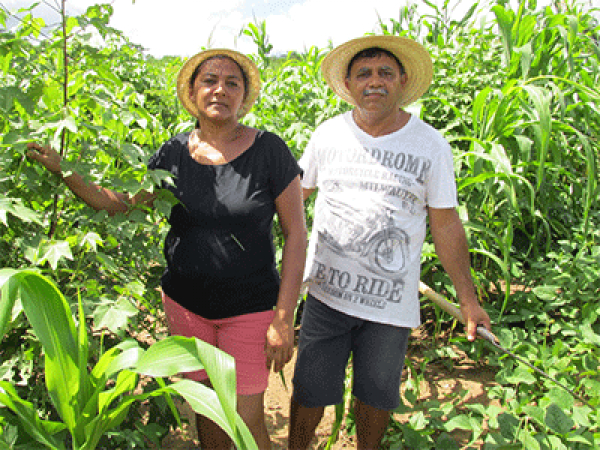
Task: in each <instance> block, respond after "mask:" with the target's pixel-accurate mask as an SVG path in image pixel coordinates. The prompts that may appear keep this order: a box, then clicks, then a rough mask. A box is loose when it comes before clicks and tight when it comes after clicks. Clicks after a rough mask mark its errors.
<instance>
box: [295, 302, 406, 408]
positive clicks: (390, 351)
mask: <svg viewBox="0 0 600 450" xmlns="http://www.w3.org/2000/svg"><path fill="white" fill-rule="evenodd" d="M410 331H411V330H410V329H409V328H401V327H395V326H391V325H385V324H380V323H375V322H370V321H367V320H363V319H358V318H356V317H352V316H348V315H347V314H344V313H341V312H339V311H336V310H335V309H332V308H330V307H329V306H327V305H325V304H324V303H322V302H320V301H319V300H317V299H316V298H314V297H313V296H312V295H310V294H308V296H307V299H306V302H305V304H304V310H303V312H302V327H301V329H300V338H299V343H298V356H297V361H296V369H295V373H294V380H293V383H294V393H293V397H294V400H295V401H297V402H298V403H299V404H300V405H302V406H305V407H307V408H314V407H321V406H327V405H334V404H338V403H341V402H342V401H343V395H344V386H345V384H344V381H345V373H346V365H347V363H348V359H349V357H350V355H351V354H352V369H353V384H352V386H353V388H352V393H353V394H354V396H355V397H356V398H358V399H359V400H361V401H362V402H363V403H365V404H367V405H370V406H372V407H375V408H378V409H383V410H392V409H395V408H397V407H398V406H399V404H400V381H401V380H400V379H401V376H402V369H403V367H404V358H405V356H406V348H407V345H408V338H409V336H410Z"/></svg>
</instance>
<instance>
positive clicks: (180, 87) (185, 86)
mask: <svg viewBox="0 0 600 450" xmlns="http://www.w3.org/2000/svg"><path fill="white" fill-rule="evenodd" d="M215 56H226V57H228V58H231V59H232V60H233V61H235V62H236V63H237V64H238V65H239V66H240V68H241V69H242V70H243V71H244V74H245V75H246V78H247V79H248V92H246V93H245V97H244V102H243V103H242V105H241V106H240V109H239V110H238V113H237V117H238V119H239V118H242V117H243V116H245V115H246V114H248V112H249V111H250V109H251V108H252V105H254V102H255V101H256V99H257V98H258V95H259V94H260V71H259V70H258V67H257V66H256V64H255V63H254V61H252V60H251V59H250V58H248V57H247V56H246V55H243V54H241V53H239V52H236V51H235V50H229V49H223V48H215V49H210V50H205V51H202V52H200V53H197V54H195V55H194V56H192V57H191V58H189V59H188V60H187V61H186V62H185V64H184V65H183V66H182V67H181V69H180V70H179V74H178V75H177V97H178V98H179V101H180V102H181V104H182V105H183V107H184V108H185V109H186V110H187V111H188V112H189V113H190V114H191V115H192V116H194V117H195V118H198V115H199V114H200V112H199V111H198V106H197V105H196V104H195V103H194V102H193V101H192V99H191V98H190V80H191V78H192V75H193V73H194V71H195V70H196V68H197V67H198V66H199V65H200V64H202V63H203V62H204V61H206V60H207V59H210V58H212V57H215Z"/></svg>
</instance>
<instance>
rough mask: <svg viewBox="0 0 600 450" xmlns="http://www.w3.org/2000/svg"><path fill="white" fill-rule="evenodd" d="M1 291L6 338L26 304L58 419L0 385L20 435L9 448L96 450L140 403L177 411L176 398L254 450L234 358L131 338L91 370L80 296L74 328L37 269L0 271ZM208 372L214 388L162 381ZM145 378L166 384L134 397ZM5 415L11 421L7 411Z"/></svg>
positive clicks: (8, 441)
mask: <svg viewBox="0 0 600 450" xmlns="http://www.w3.org/2000/svg"><path fill="white" fill-rule="evenodd" d="M0 289H1V291H0V292H1V293H2V296H1V302H0V333H2V335H4V333H5V331H6V329H7V328H8V327H9V326H10V324H11V318H12V317H13V311H15V308H16V309H17V310H18V309H19V308H20V307H22V309H23V311H24V313H25V315H26V316H27V319H28V320H29V322H30V323H31V326H32V329H33V331H34V332H35V334H36V336H37V338H38V339H39V341H40V342H41V345H42V348H43V351H44V354H45V370H44V374H45V383H46V388H47V390H48V394H49V396H50V399H51V401H52V404H53V406H54V408H55V409H56V412H57V413H58V416H59V417H60V420H59V421H57V420H43V419H42V418H40V417H39V416H38V412H37V409H36V406H35V405H34V404H32V403H30V402H27V401H24V400H22V399H21V398H20V397H19V395H18V392H17V390H16V389H15V386H14V385H12V384H11V383H9V382H8V381H0V404H1V405H2V406H3V407H4V408H6V409H8V410H10V411H12V413H13V414H14V415H15V416H16V417H18V419H19V425H18V432H17V433H11V432H9V431H8V429H9V428H10V427H8V428H5V430H4V433H3V434H2V435H1V436H0V442H2V443H3V444H4V445H7V446H8V445H10V446H11V448H23V449H24V448H32V447H33V446H35V445H38V446H43V447H44V448H47V449H56V450H60V449H66V448H68V447H67V444H66V443H67V442H71V447H70V448H72V449H74V450H75V449H77V450H92V449H95V448H96V447H97V445H98V443H99V442H100V439H101V438H102V437H103V436H104V435H105V434H106V433H107V432H109V431H111V430H115V429H117V428H118V426H119V424H120V423H122V422H123V420H124V419H125V418H126V416H127V414H128V412H129V409H130V408H131V407H132V406H133V405H134V404H136V403H137V402H141V401H144V400H146V399H149V398H153V397H157V396H166V397H167V399H168V401H169V403H170V404H171V408H172V411H173V413H174V414H177V412H176V409H175V406H174V404H173V403H172V401H171V396H172V395H181V396H183V397H184V398H185V399H186V400H187V401H188V402H189V404H190V405H191V407H192V409H193V410H194V411H195V412H196V413H198V414H202V415H204V416H206V417H208V418H210V419H211V420H213V421H214V422H215V423H217V424H218V425H219V426H220V427H221V428H223V430H225V431H226V432H227V434H228V435H229V436H230V437H231V438H232V440H233V442H234V443H235V445H236V446H237V448H240V449H246V448H256V444H255V442H254V440H253V438H252V435H251V434H250V432H249V431H248V428H247V427H246V425H245V424H244V422H243V421H242V420H241V418H240V417H239V415H238V414H237V412H236V393H235V392H236V391H235V385H236V383H235V369H234V363H233V358H232V357H230V356H229V355H227V354H225V353H224V352H222V351H220V350H218V349H216V348H214V347H212V346H210V345H209V344H206V343H203V342H201V341H199V340H197V339H194V338H183V337H176V336H173V337H169V338H166V339H163V340H161V341H159V342H157V343H155V344H154V345H152V346H150V348H148V350H145V351H144V350H143V349H142V348H141V347H140V346H139V345H138V344H137V342H135V341H133V340H131V339H130V340H125V341H123V342H121V343H120V344H118V345H116V346H115V347H113V348H111V349H110V350H108V351H106V352H105V353H104V354H102V355H99V357H98V358H97V361H96V363H95V364H94V365H93V366H92V361H91V357H92V355H91V354H90V351H89V341H88V333H87V330H86V320H85V317H84V314H83V307H82V303H81V299H79V301H78V317H77V318H78V323H76V322H75V320H74V318H73V316H72V314H71V311H70V307H69V304H68V302H67V301H66V299H65V298H64V296H63V295H62V294H61V293H60V291H59V290H58V289H57V288H56V286H55V285H54V284H53V283H52V282H51V281H50V280H48V279H47V278H46V277H44V276H43V275H40V274H39V273H37V272H35V271H31V270H27V269H23V270H12V269H2V270H0ZM19 303H20V306H19V305H18V304H19ZM202 368H204V369H206V371H207V373H208V375H209V378H210V379H211V382H212V385H213V386H214V390H213V389H210V388H208V387H206V386H204V385H203V384H200V383H197V382H194V381H191V380H181V381H176V382H174V383H171V384H167V383H166V382H165V381H164V380H163V379H162V377H169V376H173V375H175V374H177V373H178V372H188V371H192V370H200V369H202ZM140 375H146V376H151V377H157V378H156V380H157V381H158V384H159V386H160V387H159V388H157V389H155V390H153V391H151V392H146V393H143V394H137V395H136V394H134V393H133V391H134V390H135V388H136V387H137V384H138V381H139V377H140ZM1 415H2V416H3V417H4V418H5V419H7V415H6V412H3V413H2V414H1ZM23 434H25V435H23ZM67 436H68V438H67Z"/></svg>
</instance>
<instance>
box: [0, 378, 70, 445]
mask: <svg viewBox="0 0 600 450" xmlns="http://www.w3.org/2000/svg"><path fill="white" fill-rule="evenodd" d="M0 404H3V405H4V406H6V407H8V408H9V409H10V410H11V411H13V412H14V413H15V414H16V415H17V416H18V417H19V419H20V420H21V421H22V423H23V424H24V425H25V427H24V428H25V430H27V433H28V434H29V435H30V436H31V437H32V438H33V439H35V440H36V441H37V442H39V443H40V444H43V445H45V446H46V447H47V448H48V449H56V450H63V449H65V447H64V444H63V443H62V442H60V440H58V439H55V438H54V437H53V434H55V433H57V432H58V431H60V430H62V429H64V425H63V424H57V423H55V422H48V421H42V420H41V419H40V418H39V417H38V412H37V409H36V408H35V406H34V405H33V404H32V403H30V402H26V401H24V400H21V398H19V396H18V394H17V391H16V390H15V388H14V387H13V386H12V385H11V384H10V383H8V382H6V381H0Z"/></svg>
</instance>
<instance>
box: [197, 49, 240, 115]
mask: <svg viewBox="0 0 600 450" xmlns="http://www.w3.org/2000/svg"><path fill="white" fill-rule="evenodd" d="M245 93H246V91H245V87H244V77H243V74H242V70H241V69H240V67H239V66H238V65H237V63H236V62H235V61H233V60H231V59H230V58H226V57H224V58H211V59H207V60H206V61H204V62H203V63H202V64H201V65H200V68H199V72H198V75H197V76H196V78H195V79H194V81H193V83H192V84H191V86H190V93H189V95H190V99H191V100H192V101H193V102H194V104H195V105H196V106H197V107H198V112H199V115H200V117H204V118H207V119H211V120H218V121H223V120H231V119H233V120H237V114H238V111H239V109H240V107H241V106H242V104H243V102H244V96H245Z"/></svg>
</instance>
